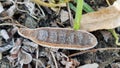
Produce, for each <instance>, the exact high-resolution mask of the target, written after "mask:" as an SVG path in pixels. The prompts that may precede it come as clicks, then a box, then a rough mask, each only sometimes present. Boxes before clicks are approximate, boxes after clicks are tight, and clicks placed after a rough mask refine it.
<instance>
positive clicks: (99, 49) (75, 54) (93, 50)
mask: <svg viewBox="0 0 120 68" xmlns="http://www.w3.org/2000/svg"><path fill="white" fill-rule="evenodd" d="M104 50H120V48H98V49H91V50H85V51H82V52H77V53H74V54H71V55H69V56H68V57H73V56H77V55H80V54H84V53H88V52H96V51H104Z"/></svg>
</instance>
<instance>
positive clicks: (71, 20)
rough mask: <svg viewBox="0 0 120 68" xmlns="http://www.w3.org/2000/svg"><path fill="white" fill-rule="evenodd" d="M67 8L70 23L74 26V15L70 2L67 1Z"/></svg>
mask: <svg viewBox="0 0 120 68" xmlns="http://www.w3.org/2000/svg"><path fill="white" fill-rule="evenodd" d="M67 9H68V15H69V19H70V25H71V27H72V28H73V17H72V14H71V10H70V6H69V3H67Z"/></svg>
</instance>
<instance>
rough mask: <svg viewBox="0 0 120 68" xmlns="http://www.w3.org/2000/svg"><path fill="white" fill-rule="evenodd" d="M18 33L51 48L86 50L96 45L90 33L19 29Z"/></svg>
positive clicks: (66, 29)
mask: <svg viewBox="0 0 120 68" xmlns="http://www.w3.org/2000/svg"><path fill="white" fill-rule="evenodd" d="M18 33H19V34H20V35H21V36H23V37H25V38H28V39H30V40H32V41H33V42H35V43H37V44H39V45H41V46H45V47H51V48H62V49H74V50H86V49H90V48H93V47H95V46H96V44H97V39H96V37H95V36H94V35H92V34H91V33H89V32H86V31H83V30H78V31H75V30H73V29H70V28H51V27H50V28H49V27H44V28H37V29H29V28H20V29H18Z"/></svg>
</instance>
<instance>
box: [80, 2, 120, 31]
mask: <svg viewBox="0 0 120 68" xmlns="http://www.w3.org/2000/svg"><path fill="white" fill-rule="evenodd" d="M119 1H120V0H117V1H116V2H115V3H114V4H113V5H111V6H109V7H107V8H103V9H101V10H99V11H96V12H91V13H87V14H84V15H83V16H82V19H81V30H87V31H96V30H101V29H113V28H116V27H119V26H120V5H118V4H120V2H119Z"/></svg>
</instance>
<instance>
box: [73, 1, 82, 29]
mask: <svg viewBox="0 0 120 68" xmlns="http://www.w3.org/2000/svg"><path fill="white" fill-rule="evenodd" d="M82 8H83V0H77V9H76V14H75V21H74V25H73V28H74V30H78V29H80V20H81V17H82Z"/></svg>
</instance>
